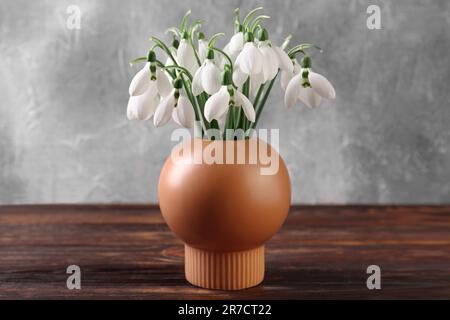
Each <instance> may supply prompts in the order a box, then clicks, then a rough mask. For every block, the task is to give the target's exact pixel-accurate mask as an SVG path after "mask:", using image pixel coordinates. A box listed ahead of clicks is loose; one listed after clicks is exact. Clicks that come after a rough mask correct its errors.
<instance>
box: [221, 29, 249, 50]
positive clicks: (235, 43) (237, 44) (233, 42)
mask: <svg viewBox="0 0 450 320" xmlns="http://www.w3.org/2000/svg"><path fill="white" fill-rule="evenodd" d="M243 47H244V33H243V32H237V33H235V34H234V35H233V36H232V37H231V39H230V41H229V42H228V43H227V45H226V46H225V48H224V51H225V52H226V53H227V54H229V55H232V56H237V55H238V54H239V52H240V51H241V50H242V48H243Z"/></svg>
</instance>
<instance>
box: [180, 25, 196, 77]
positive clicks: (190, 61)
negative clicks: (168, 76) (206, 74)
mask: <svg viewBox="0 0 450 320" xmlns="http://www.w3.org/2000/svg"><path fill="white" fill-rule="evenodd" d="M176 60H177V61H178V63H179V64H180V65H181V66H182V67H185V68H186V69H188V70H189V72H190V73H191V74H194V73H195V71H197V69H198V63H197V59H196V57H195V52H194V48H193V47H192V46H191V44H190V43H189V40H188V34H187V32H184V34H183V38H182V39H181V41H180V44H179V45H178V49H177V57H176Z"/></svg>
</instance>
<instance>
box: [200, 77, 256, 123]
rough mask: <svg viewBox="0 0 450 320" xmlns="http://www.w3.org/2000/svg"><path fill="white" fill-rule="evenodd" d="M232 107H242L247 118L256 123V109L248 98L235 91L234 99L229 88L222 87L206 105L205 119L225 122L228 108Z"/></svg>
mask: <svg viewBox="0 0 450 320" xmlns="http://www.w3.org/2000/svg"><path fill="white" fill-rule="evenodd" d="M230 105H231V106H234V107H242V110H243V111H244V114H245V116H246V117H247V118H248V119H249V120H250V121H251V122H255V117H256V115H255V109H254V108H253V105H252V103H251V102H250V100H248V98H247V97H246V96H245V95H244V94H242V93H241V92H240V91H238V90H234V97H231V96H230V94H229V92H228V86H227V85H222V87H221V88H220V90H219V91H218V92H217V93H215V94H213V95H212V96H211V97H210V98H209V99H208V100H207V101H206V104H205V118H206V120H208V121H211V120H214V119H215V120H219V121H221V120H223V117H225V116H226V114H227V112H228V108H229V107H230Z"/></svg>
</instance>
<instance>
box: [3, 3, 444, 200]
mask: <svg viewBox="0 0 450 320" xmlns="http://www.w3.org/2000/svg"><path fill="white" fill-rule="evenodd" d="M70 4H75V5H78V6H80V8H81V10H82V19H81V30H68V29H67V28H66V18H67V14H66V8H67V6H68V5H70ZM369 4H377V5H379V6H380V7H381V18H382V30H375V31H371V30H368V29H367V27H366V18H367V16H368V15H367V14H366V9H367V6H368V5H369ZM258 5H263V6H264V7H265V8H266V12H267V13H268V14H269V15H270V16H271V17H272V19H271V20H270V21H269V22H268V23H267V26H268V29H269V31H271V38H272V40H274V41H275V42H277V43H280V41H281V40H282V39H283V38H284V37H285V36H286V35H287V34H289V33H293V34H294V35H295V36H294V39H293V43H297V42H313V43H316V44H318V45H320V46H321V47H323V48H324V49H325V53H324V54H318V53H317V54H314V55H313V63H314V66H315V69H316V70H317V71H318V72H320V73H323V74H324V75H326V76H327V77H328V78H329V79H330V80H331V81H332V82H333V83H334V85H335V87H336V91H337V99H336V100H335V101H333V102H331V103H330V102H327V103H325V104H324V105H323V106H322V108H320V109H316V110H309V109H306V108H305V107H300V106H296V107H294V108H292V109H291V110H286V109H284V108H283V105H282V101H283V96H282V91H281V89H280V86H279V85H276V87H275V90H274V91H273V94H272V96H271V97H270V99H269V101H268V107H267V108H266V111H265V113H264V115H263V119H262V122H261V127H266V128H270V127H274V128H281V138H282V141H281V153H282V155H283V156H284V158H285V160H286V162H287V165H288V167H289V170H290V174H291V178H292V184H293V191H294V194H293V200H294V202H300V203H449V202H450V182H449V181H450V106H449V105H450V94H449V89H450V86H449V81H450V71H449V69H450V54H449V52H450V2H449V1H445V0H442V1H437V0H436V1H431V0H428V1H427V0H424V1H417V0H416V1H411V0H398V1H375V0H373V1H357V0H342V1H325V0H317V1H211V0H209V1H208V0H192V1H144V0H142V1H137V0H135V1H119V0H108V1H106V0H97V1H91V0H90V1H87V0H86V1H84V0H83V1H82V0H70V1H56V0H52V1H42V0H41V1H29V0H26V1H17V0H2V1H1V2H0V203H1V204H5V203H54V202H68V203H72V202H83V203H88V202H156V201H157V194H156V184H157V181H158V176H159V171H160V168H161V166H162V164H163V161H164V159H165V157H166V156H167V155H168V153H169V150H170V148H171V147H172V145H173V144H172V143H171V142H170V140H169V135H170V132H171V131H172V130H173V129H174V128H175V126H173V125H170V126H166V127H164V128H162V129H158V130H156V129H155V128H154V127H153V125H152V124H151V123H150V122H147V123H136V122H129V121H128V120H127V119H126V116H125V111H126V104H127V100H128V85H129V81H130V79H131V77H132V76H133V75H134V73H135V72H136V71H137V70H138V68H137V67H135V68H130V67H129V66H128V61H129V60H130V59H132V58H134V57H136V56H139V55H142V54H143V53H145V52H146V50H147V49H148V48H149V42H148V41H147V39H148V36H149V35H150V34H154V35H158V36H161V37H162V36H163V35H164V30H165V29H166V28H167V27H169V26H173V25H177V24H178V23H179V20H180V18H181V17H182V15H183V14H184V12H185V11H186V10H187V9H189V8H191V9H192V11H193V16H194V17H197V18H202V19H205V20H206V23H205V25H204V28H203V30H205V32H206V33H207V35H211V34H212V33H215V32H220V31H225V32H226V33H227V36H230V35H231V34H232V25H233V24H232V21H233V20H232V19H233V10H234V8H236V7H241V9H242V11H247V10H248V9H251V8H254V7H256V6H258ZM166 39H167V40H169V38H168V37H167V38H166ZM219 44H221V45H223V44H224V41H222V42H219Z"/></svg>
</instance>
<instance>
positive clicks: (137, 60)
mask: <svg viewBox="0 0 450 320" xmlns="http://www.w3.org/2000/svg"><path fill="white" fill-rule="evenodd" d="M140 62H147V57H139V58H136V59H133V60H131V61H130V62H129V64H130V67H132V66H133V65H135V64H136V63H140Z"/></svg>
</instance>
